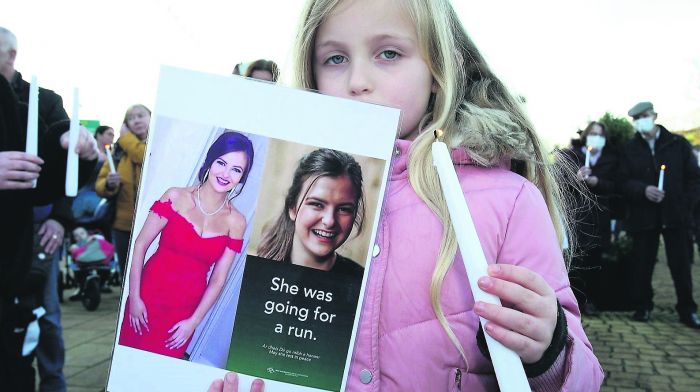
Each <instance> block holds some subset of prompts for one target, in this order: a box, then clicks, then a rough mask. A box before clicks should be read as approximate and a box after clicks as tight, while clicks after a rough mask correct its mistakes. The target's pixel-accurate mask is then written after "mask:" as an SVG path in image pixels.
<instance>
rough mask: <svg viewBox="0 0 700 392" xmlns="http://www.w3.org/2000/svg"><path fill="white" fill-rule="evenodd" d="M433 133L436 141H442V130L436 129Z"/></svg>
mask: <svg viewBox="0 0 700 392" xmlns="http://www.w3.org/2000/svg"><path fill="white" fill-rule="evenodd" d="M434 133H435V138H436V139H442V136H443V135H444V134H445V132H444V131H443V130H442V129H436V130H435V132H434Z"/></svg>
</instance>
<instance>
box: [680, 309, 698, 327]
mask: <svg viewBox="0 0 700 392" xmlns="http://www.w3.org/2000/svg"><path fill="white" fill-rule="evenodd" d="M680 319H681V323H683V324H685V325H687V326H689V327H690V328H695V329H700V317H698V314H697V313H688V314H686V315H683V316H681V317H680Z"/></svg>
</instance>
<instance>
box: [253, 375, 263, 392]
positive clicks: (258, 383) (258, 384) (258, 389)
mask: <svg viewBox="0 0 700 392" xmlns="http://www.w3.org/2000/svg"><path fill="white" fill-rule="evenodd" d="M264 389H265V383H264V382H263V380H261V379H259V378H256V379H255V380H253V385H251V386H250V392H263V390H264Z"/></svg>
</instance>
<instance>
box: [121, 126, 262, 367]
mask: <svg viewBox="0 0 700 392" xmlns="http://www.w3.org/2000/svg"><path fill="white" fill-rule="evenodd" d="M252 164H253V146H252V144H251V142H250V140H249V139H248V138H247V137H245V136H243V135H242V134H240V133H237V132H225V133H223V134H222V135H221V136H219V138H218V139H217V140H216V141H215V142H214V143H213V144H212V146H211V147H210V148H209V151H208V152H207V156H206V159H205V161H204V164H203V165H202V167H201V168H200V170H199V175H198V178H199V185H197V186H192V187H188V188H170V189H169V190H168V191H167V192H166V193H165V194H164V195H163V197H161V199H160V200H159V201H156V202H155V203H154V204H153V206H152V207H151V213H150V214H149V215H148V218H147V219H146V222H145V223H144V225H143V228H142V229H141V232H140V233H139V236H138V237H137V238H136V242H135V243H134V251H133V258H132V263H131V271H130V272H129V299H128V301H127V307H126V308H127V312H126V314H125V315H124V319H123V321H122V328H121V335H120V339H119V343H120V344H122V345H125V346H130V347H134V348H138V349H141V350H146V351H150V352H154V353H158V354H163V355H167V356H171V357H175V358H182V357H183V355H184V353H185V349H186V348H187V345H188V343H189V341H190V338H191V337H192V333H193V332H194V330H195V328H197V325H198V324H199V323H200V322H201V320H202V319H203V318H204V316H205V314H206V313H207V311H208V310H209V308H210V307H211V306H212V304H213V303H214V302H215V301H216V299H217V298H218V296H219V293H220V292H221V289H222V287H223V285H224V282H225V281H226V276H227V275H228V271H229V268H230V267H231V264H232V263H233V260H234V256H235V254H236V253H237V252H240V251H241V247H242V245H243V240H242V239H241V238H242V236H243V233H244V231H245V227H246V222H245V218H244V217H243V215H242V214H241V213H240V212H238V211H237V210H236V209H235V208H234V207H233V206H232V205H231V204H230V201H231V198H233V197H235V196H237V195H238V194H240V192H241V191H242V189H243V186H244V185H245V183H246V179H247V177H248V173H249V172H250V168H251V166H252ZM161 233H162V234H161ZM158 234H161V237H160V242H159V244H158V249H157V250H156V252H155V253H154V254H153V256H151V257H150V258H149V260H148V262H147V263H145V265H144V259H145V256H146V251H147V250H148V247H149V246H150V245H151V243H152V242H153V240H154V239H155V238H156V236H158ZM212 264H215V266H214V269H213V271H212V273H211V277H210V278H209V281H208V282H207V274H208V272H209V270H210V268H211V266H212Z"/></svg>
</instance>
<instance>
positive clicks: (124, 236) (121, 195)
mask: <svg viewBox="0 0 700 392" xmlns="http://www.w3.org/2000/svg"><path fill="white" fill-rule="evenodd" d="M150 122H151V111H150V110H149V109H148V108H147V107H145V106H144V105H140V104H137V105H133V106H131V107H129V109H127V111H126V114H125V115H124V123H123V124H122V128H121V131H120V136H119V140H117V143H116V148H115V149H114V159H115V160H116V161H119V163H117V164H116V165H117V167H116V173H110V169H109V164H108V163H107V162H105V163H103V164H102V168H101V169H100V173H99V175H98V176H97V181H96V182H95V191H96V192H97V194H98V195H100V196H102V197H107V198H110V197H111V198H115V199H116V214H115V219H114V224H113V226H112V242H113V243H114V245H115V247H116V250H117V258H118V260H119V268H120V272H121V274H122V276H123V274H124V272H125V271H126V259H127V256H128V250H129V242H130V240H131V223H132V221H133V220H134V211H135V209H136V196H137V194H138V192H137V187H138V184H139V181H140V179H141V167H142V165H143V158H144V155H145V153H146V138H147V137H148V129H149V126H150Z"/></svg>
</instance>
